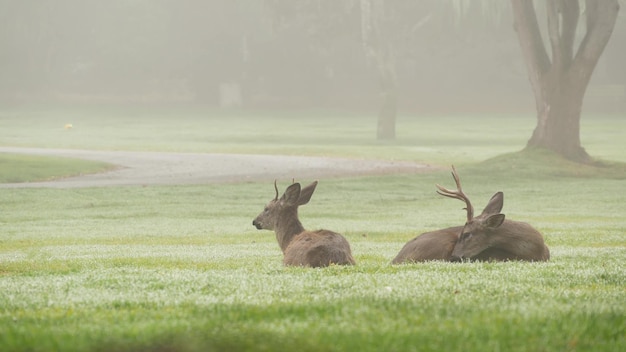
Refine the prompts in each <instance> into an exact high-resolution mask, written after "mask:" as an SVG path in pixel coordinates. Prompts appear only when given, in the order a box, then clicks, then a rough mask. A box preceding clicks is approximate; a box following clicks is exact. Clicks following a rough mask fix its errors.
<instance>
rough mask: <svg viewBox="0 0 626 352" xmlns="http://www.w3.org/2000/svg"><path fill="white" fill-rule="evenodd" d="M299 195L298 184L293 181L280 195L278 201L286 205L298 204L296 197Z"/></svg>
mask: <svg viewBox="0 0 626 352" xmlns="http://www.w3.org/2000/svg"><path fill="white" fill-rule="evenodd" d="M299 197H300V184H299V183H293V184H291V185H290V186H289V187H287V189H286V190H285V193H284V194H283V196H282V197H280V201H281V202H284V203H285V204H288V205H298V198H299Z"/></svg>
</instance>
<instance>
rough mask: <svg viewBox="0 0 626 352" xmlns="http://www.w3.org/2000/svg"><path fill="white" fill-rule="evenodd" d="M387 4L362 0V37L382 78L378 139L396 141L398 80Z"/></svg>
mask: <svg viewBox="0 0 626 352" xmlns="http://www.w3.org/2000/svg"><path fill="white" fill-rule="evenodd" d="M387 16H388V13H387V12H386V11H385V0H361V33H362V40H363V47H364V49H365V53H366V56H367V57H368V59H370V60H371V62H372V63H373V65H374V66H375V68H376V73H377V75H378V81H379V89H380V96H381V107H380V110H379V112H378V127H377V133H376V135H377V138H378V139H395V138H396V113H397V104H398V103H397V101H398V98H397V96H398V93H397V77H396V66H395V58H394V50H393V44H392V42H391V40H390V39H389V35H388V34H387V33H386V25H385V22H386V21H388V20H389V19H388V18H387Z"/></svg>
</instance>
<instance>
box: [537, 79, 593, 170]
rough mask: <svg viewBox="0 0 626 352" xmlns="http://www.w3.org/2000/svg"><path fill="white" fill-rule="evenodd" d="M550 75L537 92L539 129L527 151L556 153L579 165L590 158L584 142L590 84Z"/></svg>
mask: <svg viewBox="0 0 626 352" xmlns="http://www.w3.org/2000/svg"><path fill="white" fill-rule="evenodd" d="M555 75H556V74H549V75H547V77H546V78H545V79H544V80H543V82H542V83H541V84H540V86H539V87H537V88H536V91H538V93H539V94H536V96H535V100H536V102H537V107H536V108H537V126H536V127H535V130H534V131H533V134H532V137H531V138H530V140H529V141H528V143H527V147H530V148H532V147H540V148H546V149H549V150H552V151H554V152H556V153H558V154H559V155H561V156H563V157H565V158H567V159H570V160H575V161H579V162H588V161H589V160H590V156H589V155H588V154H587V152H586V151H585V149H584V148H583V147H582V145H581V142H580V118H581V109H582V101H583V97H584V93H585V89H586V86H587V84H586V83H584V82H581V81H580V79H576V77H574V78H571V77H569V75H566V76H564V77H554V76H555Z"/></svg>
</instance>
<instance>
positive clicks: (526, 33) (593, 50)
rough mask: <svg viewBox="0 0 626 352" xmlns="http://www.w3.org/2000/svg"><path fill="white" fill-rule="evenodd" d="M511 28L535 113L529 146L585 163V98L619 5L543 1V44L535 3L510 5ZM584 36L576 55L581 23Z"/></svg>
mask: <svg viewBox="0 0 626 352" xmlns="http://www.w3.org/2000/svg"><path fill="white" fill-rule="evenodd" d="M511 4H512V5H513V17H514V27H515V30H516V32H517V36H518V39H519V42H520V45H521V49H522V54H523V57H524V61H525V62H526V66H527V69H528V76H529V79H530V84H531V86H532V89H533V92H534V95H535V103H536V109H537V126H536V127H535V130H534V132H533V135H532V137H531V138H530V140H529V141H528V144H527V147H541V148H547V149H549V150H552V151H554V152H556V153H558V154H560V155H562V156H564V157H565V158H567V159H571V160H574V161H578V162H589V161H590V157H589V155H588V154H587V152H586V151H585V149H584V148H583V147H582V146H581V143H580V117H581V108H582V103H583V98H584V95H585V91H586V89H587V85H588V83H589V80H590V78H591V75H592V73H593V70H594V68H595V67H596V64H597V63H598V59H599V58H600V56H601V55H602V52H603V51H604V48H605V46H606V44H607V42H608V41H609V38H610V37H611V34H612V32H613V28H614V26H615V22H616V19H617V13H618V12H619V4H618V1H617V0H586V1H585V3H584V11H581V6H580V4H579V2H578V1H577V0H547V1H545V4H546V15H547V37H548V40H549V44H550V50H551V53H550V54H549V53H548V51H547V48H546V46H545V45H544V42H543V39H542V36H541V32H540V29H539V24H538V21H537V14H536V12H535V8H534V5H533V1H528V0H511ZM581 16H584V17H585V20H586V22H585V33H584V37H583V39H582V41H581V42H580V44H579V45H578V49H577V50H575V46H576V43H575V39H576V31H577V29H578V25H579V18H580V17H581Z"/></svg>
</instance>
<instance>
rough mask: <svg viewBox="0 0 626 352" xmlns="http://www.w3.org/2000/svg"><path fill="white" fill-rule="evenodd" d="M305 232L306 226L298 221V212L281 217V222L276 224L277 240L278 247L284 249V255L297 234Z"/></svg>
mask: <svg viewBox="0 0 626 352" xmlns="http://www.w3.org/2000/svg"><path fill="white" fill-rule="evenodd" d="M303 231H304V226H302V223H300V220H299V219H298V212H297V211H295V212H294V213H292V214H288V216H283V217H281V221H279V222H278V224H276V229H275V232H276V240H278V245H279V246H280V249H282V251H283V253H284V252H285V249H287V246H289V243H290V242H291V240H292V239H293V238H294V236H296V235H297V234H299V233H301V232H303Z"/></svg>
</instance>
